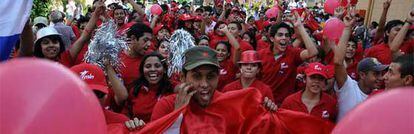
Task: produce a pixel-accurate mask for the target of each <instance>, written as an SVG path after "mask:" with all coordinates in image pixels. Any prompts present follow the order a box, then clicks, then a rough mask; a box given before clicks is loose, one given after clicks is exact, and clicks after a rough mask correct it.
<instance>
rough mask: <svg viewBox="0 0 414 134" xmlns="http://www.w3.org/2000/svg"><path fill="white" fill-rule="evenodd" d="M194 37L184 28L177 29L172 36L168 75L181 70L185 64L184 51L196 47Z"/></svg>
mask: <svg viewBox="0 0 414 134" xmlns="http://www.w3.org/2000/svg"><path fill="white" fill-rule="evenodd" d="M194 46H195V45H194V37H193V36H192V35H191V34H190V33H188V32H187V31H185V30H183V29H178V30H175V31H174V33H173V35H172V36H171V38H170V45H169V51H170V56H169V60H168V62H169V67H168V76H170V77H171V76H172V74H174V73H179V72H181V69H182V67H183V65H184V62H185V59H184V52H185V51H186V50H187V49H189V48H192V47H194Z"/></svg>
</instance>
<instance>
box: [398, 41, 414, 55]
mask: <svg viewBox="0 0 414 134" xmlns="http://www.w3.org/2000/svg"><path fill="white" fill-rule="evenodd" d="M400 51H401V52H402V53H403V54H412V53H414V39H412V40H408V41H404V42H403V43H402V44H401V46H400Z"/></svg>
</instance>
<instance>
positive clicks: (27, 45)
mask: <svg viewBox="0 0 414 134" xmlns="http://www.w3.org/2000/svg"><path fill="white" fill-rule="evenodd" d="M29 21H30V20H28V21H27V22H26V25H24V28H23V32H22V34H21V35H20V48H19V57H20V56H21V57H30V56H33V51H34V35H33V30H32V25H30V23H29Z"/></svg>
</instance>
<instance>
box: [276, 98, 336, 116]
mask: <svg viewBox="0 0 414 134" xmlns="http://www.w3.org/2000/svg"><path fill="white" fill-rule="evenodd" d="M302 93H303V91H298V92H296V93H295V94H292V95H290V96H288V97H286V99H285V100H284V101H283V103H282V105H281V108H285V109H288V110H293V111H298V112H302V113H306V114H310V115H313V116H315V117H318V118H320V119H325V120H330V121H332V122H335V118H336V115H337V108H336V104H337V102H336V100H335V99H334V98H333V97H331V96H330V95H328V94H326V93H323V92H322V94H321V98H320V100H319V102H318V104H316V105H315V106H314V107H313V108H312V110H311V111H308V109H307V107H306V105H305V104H304V103H303V102H302ZM324 111H326V112H327V114H326V113H324Z"/></svg>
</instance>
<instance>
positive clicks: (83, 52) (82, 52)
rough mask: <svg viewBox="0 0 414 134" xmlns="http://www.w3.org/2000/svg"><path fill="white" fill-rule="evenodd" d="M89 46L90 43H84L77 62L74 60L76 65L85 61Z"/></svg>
mask: <svg viewBox="0 0 414 134" xmlns="http://www.w3.org/2000/svg"><path fill="white" fill-rule="evenodd" d="M88 46H89V44H88V43H85V44H84V45H83V47H82V48H81V50H80V51H79V53H78V56H77V57H76V59H75V62H74V64H75V65H77V64H81V63H83V62H85V60H84V58H85V55H86V52H88Z"/></svg>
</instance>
